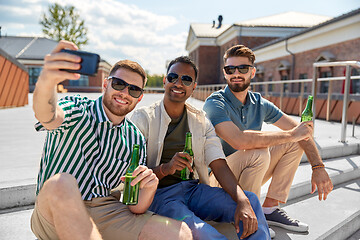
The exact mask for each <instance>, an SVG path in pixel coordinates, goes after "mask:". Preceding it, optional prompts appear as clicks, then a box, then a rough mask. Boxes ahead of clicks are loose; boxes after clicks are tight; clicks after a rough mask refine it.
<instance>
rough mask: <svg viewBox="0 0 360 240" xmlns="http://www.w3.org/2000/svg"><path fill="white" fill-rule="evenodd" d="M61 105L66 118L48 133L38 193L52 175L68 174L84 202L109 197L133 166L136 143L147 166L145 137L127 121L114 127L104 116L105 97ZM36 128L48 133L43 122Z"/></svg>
mask: <svg viewBox="0 0 360 240" xmlns="http://www.w3.org/2000/svg"><path fill="white" fill-rule="evenodd" d="M58 104H59V106H60V107H62V109H63V110H64V112H65V119H64V121H63V123H62V124H61V126H59V127H58V128H57V129H54V130H51V131H48V132H47V136H46V140H45V144H44V150H43V154H42V157H41V162H40V170H39V174H38V179H37V189H36V194H38V193H39V191H40V189H41V187H42V186H43V184H44V182H45V181H46V180H47V179H49V178H50V177H51V176H53V175H55V174H57V173H62V172H66V173H69V174H71V175H72V176H74V177H75V178H76V180H77V182H78V186H79V190H80V193H81V195H82V198H83V200H91V199H92V198H96V197H104V196H108V195H109V194H110V190H111V189H113V188H115V187H117V186H118V185H119V184H120V182H121V180H120V177H121V176H123V175H124V174H125V171H126V169H127V167H128V165H129V164H130V161H131V152H132V147H133V144H139V145H140V164H145V157H146V146H145V144H146V143H145V139H144V137H143V135H142V134H141V133H140V131H139V130H138V129H137V127H136V126H135V125H134V124H133V123H132V122H131V121H129V120H128V119H127V118H125V119H124V121H122V122H121V123H120V124H119V125H117V126H114V125H113V124H112V122H111V121H110V120H109V119H108V117H107V116H106V114H105V111H104V109H103V105H102V96H101V97H99V98H98V99H97V100H95V101H94V100H89V99H88V98H86V97H85V98H80V96H73V97H65V98H64V99H61V100H60V101H59V102H58ZM35 128H36V130H37V131H40V130H46V129H45V128H44V127H43V126H42V125H41V124H40V123H37V124H36V125H35Z"/></svg>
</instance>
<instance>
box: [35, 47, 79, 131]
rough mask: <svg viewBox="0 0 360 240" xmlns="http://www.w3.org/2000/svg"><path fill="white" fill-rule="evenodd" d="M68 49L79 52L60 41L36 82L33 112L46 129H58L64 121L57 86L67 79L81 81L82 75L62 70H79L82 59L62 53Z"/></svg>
mask: <svg viewBox="0 0 360 240" xmlns="http://www.w3.org/2000/svg"><path fill="white" fill-rule="evenodd" d="M64 48H68V49H71V50H77V49H78V48H77V46H76V45H75V44H74V43H72V42H68V41H60V42H59V44H58V45H57V46H56V47H55V49H54V50H53V51H52V52H51V53H50V54H48V55H46V56H45V63H44V67H43V70H42V71H41V74H40V76H39V78H38V81H37V82H36V87H35V90H34V95H33V110H34V113H35V117H36V119H37V120H38V121H39V122H40V123H41V124H42V125H43V126H44V127H45V128H46V129H49V130H51V129H56V128H57V127H59V126H60V125H61V123H62V122H63V120H64V111H63V110H62V109H61V108H60V107H59V106H58V105H57V100H58V99H57V84H59V83H60V82H62V81H64V80H66V79H79V78H80V74H77V73H69V72H66V71H61V70H60V69H79V68H80V64H79V62H80V61H81V59H80V58H79V57H78V56H75V55H71V54H68V53H63V52H60V50H61V49H64Z"/></svg>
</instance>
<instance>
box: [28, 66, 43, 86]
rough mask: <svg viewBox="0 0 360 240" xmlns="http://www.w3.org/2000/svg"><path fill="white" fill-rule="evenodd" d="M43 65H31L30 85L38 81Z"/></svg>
mask: <svg viewBox="0 0 360 240" xmlns="http://www.w3.org/2000/svg"><path fill="white" fill-rule="evenodd" d="M41 69H42V67H29V68H28V70H29V85H35V83H36V82H37V80H38V78H39V75H40V72H41Z"/></svg>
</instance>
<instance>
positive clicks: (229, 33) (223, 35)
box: [186, 12, 330, 85]
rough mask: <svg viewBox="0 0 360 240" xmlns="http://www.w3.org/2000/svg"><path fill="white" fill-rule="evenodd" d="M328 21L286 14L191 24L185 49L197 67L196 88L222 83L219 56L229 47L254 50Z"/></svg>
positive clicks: (221, 65)
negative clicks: (223, 22)
mask: <svg viewBox="0 0 360 240" xmlns="http://www.w3.org/2000/svg"><path fill="white" fill-rule="evenodd" d="M329 19H330V18H329V17H325V16H319V15H313V14H306V13H298V12H287V13H282V14H277V15H273V16H268V17H263V18H257V19H253V20H249V21H242V22H238V23H234V24H232V25H228V24H222V21H221V20H222V17H221V18H220V17H219V20H220V21H219V23H218V24H214V23H213V24H191V25H190V29H189V35H188V38H187V43H186V50H187V51H188V52H189V56H190V57H191V58H192V59H193V60H194V61H195V62H196V64H197V65H198V67H199V79H198V84H199V85H203V84H217V83H224V81H223V73H222V70H221V69H222V67H223V60H222V57H223V55H224V53H225V51H226V49H228V48H229V47H231V46H233V45H236V44H244V45H246V46H248V47H250V48H252V49H253V48H256V47H258V46H260V45H263V44H266V43H268V42H271V41H273V40H277V39H282V38H284V37H287V36H290V35H292V34H294V33H298V32H301V31H303V30H306V29H307V28H309V27H312V26H314V25H317V24H319V23H321V22H324V21H327V20H329Z"/></svg>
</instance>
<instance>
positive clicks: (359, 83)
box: [351, 68, 360, 94]
mask: <svg viewBox="0 0 360 240" xmlns="http://www.w3.org/2000/svg"><path fill="white" fill-rule="evenodd" d="M351 76H360V69H355V68H353V69H352V70H351ZM351 83H352V84H351V85H352V93H355V94H360V79H353V80H352V82H351Z"/></svg>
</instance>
